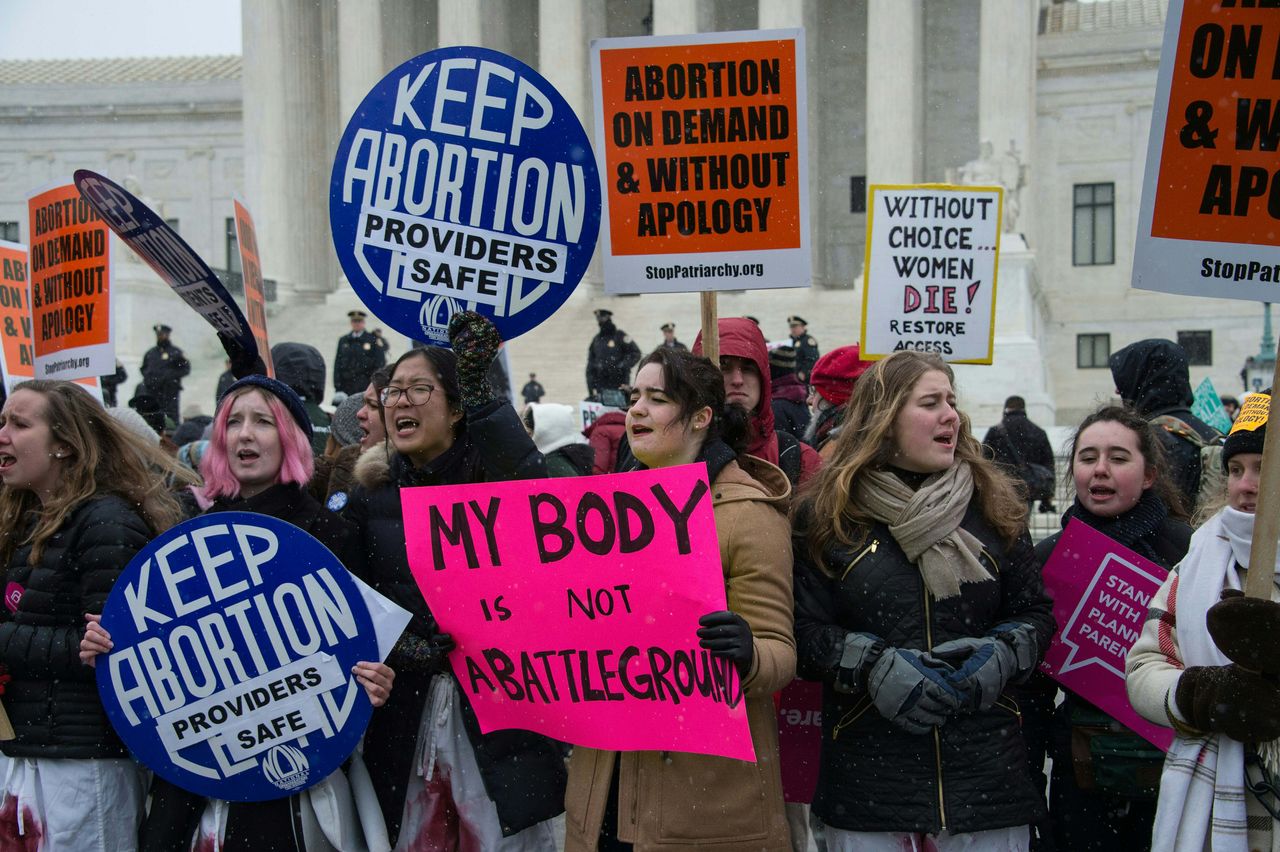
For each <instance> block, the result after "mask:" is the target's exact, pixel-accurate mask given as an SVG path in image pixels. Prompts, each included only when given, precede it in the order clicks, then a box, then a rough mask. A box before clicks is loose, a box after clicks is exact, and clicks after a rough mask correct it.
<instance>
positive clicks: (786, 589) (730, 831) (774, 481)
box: [565, 320, 795, 852]
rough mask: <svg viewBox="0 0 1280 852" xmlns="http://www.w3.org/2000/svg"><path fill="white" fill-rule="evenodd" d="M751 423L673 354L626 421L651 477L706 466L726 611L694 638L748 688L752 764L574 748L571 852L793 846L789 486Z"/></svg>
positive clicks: (655, 359)
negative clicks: (782, 753) (787, 732)
mask: <svg viewBox="0 0 1280 852" xmlns="http://www.w3.org/2000/svg"><path fill="white" fill-rule="evenodd" d="M740 321H741V322H744V323H745V322H746V320H740ZM722 322H723V321H722ZM752 327H753V328H754V326H752ZM757 334H758V332H757ZM745 420H746V418H745V417H744V414H743V411H742V410H741V408H740V407H738V406H735V405H726V402H725V391H724V379H723V377H722V376H721V374H720V371H719V370H718V369H717V368H716V366H715V365H714V364H712V363H711V362H710V361H708V360H707V359H705V358H700V357H697V356H694V355H691V354H689V353H688V352H681V351H679V350H675V349H666V348H663V347H659V348H658V349H656V350H654V352H653V353H652V354H650V355H649V356H648V357H646V358H645V360H644V363H643V364H642V365H641V368H640V371H639V373H638V374H637V375H636V382H635V388H634V389H633V390H632V392H631V407H630V408H629V409H628V410H627V433H628V437H629V440H630V442H631V448H632V452H633V453H634V454H635V458H636V459H637V460H638V461H639V462H640V464H641V465H643V467H644V468H660V467H668V466H672V465H679V464H689V463H693V462H703V463H705V464H706V465H707V472H708V475H709V478H710V481H711V491H712V493H713V494H714V495H715V496H714V499H713V505H714V508H715V519H716V533H717V536H718V538H719V543H720V560H721V563H722V564H723V566H724V575H725V592H726V595H727V599H728V607H729V608H728V609H727V610H724V611H721V612H712V613H708V614H707V615H705V616H703V617H702V618H701V619H700V620H699V625H700V626H699V628H698V631H697V633H698V638H699V644H700V645H701V647H703V648H705V649H707V650H708V651H710V653H711V654H712V655H714V656H716V657H719V658H721V659H725V660H728V661H730V662H732V663H733V665H734V666H735V668H736V669H737V671H738V674H739V676H740V677H741V679H742V688H743V690H744V693H745V696H746V698H745V702H744V703H745V704H746V708H747V719H748V722H749V724H750V727H751V739H752V742H753V744H754V746H755V753H756V761H755V762H754V763H751V762H747V761H740V760H730V759H727V758H722V757H709V756H707V755H700V754H686V753H682V752H657V751H645V752H610V751H599V750H596V749H589V748H582V747H578V748H575V749H574V750H573V756H572V757H571V759H570V763H569V789H568V791H567V793H566V795H565V809H566V811H567V818H566V827H567V833H566V837H565V849H566V850H567V852H576V851H577V850H594V849H599V850H602V852H604V851H605V850H615V849H629V848H633V847H634V848H636V849H712V848H714V849H726V850H730V849H740V850H746V849H752V850H776V852H789V850H790V848H791V846H790V841H789V835H788V832H787V822H786V818H785V817H784V815H783V807H782V778H781V775H780V773H779V770H778V729H777V720H776V718H775V715H774V705H773V697H772V696H773V693H775V692H777V691H778V690H779V689H781V688H782V687H784V686H786V685H787V684H788V683H790V681H791V678H792V676H793V675H794V673H795V644H794V641H793V638H792V624H791V564H790V554H789V553H788V551H787V520H786V516H785V514H784V510H785V507H786V505H787V501H788V497H789V494H790V488H789V485H788V483H787V480H786V478H785V477H784V476H783V475H782V472H781V471H780V470H778V468H776V467H774V466H773V465H771V464H768V463H766V462H763V461H761V460H760V459H758V458H752V457H751V456H748V455H746V453H745V452H744V450H745V437H746V433H747V428H748V426H747V423H746V422H745ZM690 627H691V628H692V625H690Z"/></svg>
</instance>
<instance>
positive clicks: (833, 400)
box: [804, 343, 875, 458]
mask: <svg viewBox="0 0 1280 852" xmlns="http://www.w3.org/2000/svg"><path fill="white" fill-rule="evenodd" d="M874 363H875V362H874V361H864V360H862V357H861V353H860V352H859V350H858V344H856V343H853V344H850V345H848V346H839V347H837V348H835V349H832V350H831V351H830V352H828V353H827V354H826V355H823V356H822V357H821V358H819V359H818V361H817V363H816V364H814V365H813V372H812V373H810V374H809V397H808V403H809V412H810V415H811V417H810V420H809V425H808V427H806V428H805V431H804V442H805V443H806V444H808V445H809V446H811V447H814V448H816V449H817V450H818V452H819V454H820V455H821V456H822V457H823V458H828V457H829V455H830V453H831V449H829V448H831V447H833V446H834V445H833V444H832V443H831V442H832V441H834V440H835V438H836V436H837V435H838V434H840V423H841V421H842V420H843V418H844V409H845V404H846V403H847V402H848V401H849V397H850V396H851V395H852V394H853V385H854V382H856V381H857V380H858V377H859V376H861V375H862V374H863V373H865V372H866V371H867V370H868V369H869V368H870V367H871V365H872V364H874Z"/></svg>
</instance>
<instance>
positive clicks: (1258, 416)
mask: <svg viewBox="0 0 1280 852" xmlns="http://www.w3.org/2000/svg"><path fill="white" fill-rule="evenodd" d="M1270 409H1271V388H1267V389H1266V390H1264V391H1261V392H1259V393H1251V394H1249V395H1248V396H1246V397H1245V398H1244V404H1243V405H1242V406H1241V407H1240V413H1239V414H1238V415H1237V416H1236V422H1235V423H1232V424H1231V434H1229V435H1227V440H1226V441H1225V442H1224V443H1223V445H1222V469H1223V470H1226V469H1227V462H1229V461H1231V457H1232V456H1234V455H1238V454H1240V453H1261V452H1262V442H1263V441H1265V440H1266V437H1267V416H1268V415H1269V414H1270Z"/></svg>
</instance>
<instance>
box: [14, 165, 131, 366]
mask: <svg viewBox="0 0 1280 852" xmlns="http://www.w3.org/2000/svg"><path fill="white" fill-rule="evenodd" d="M27 209H28V213H29V215H30V218H29V224H30V227H29V233H30V234H31V243H30V249H29V261H30V277H31V291H30V293H31V311H32V329H31V330H32V344H33V347H34V350H35V372H36V377H37V378H41V379H76V378H80V377H82V376H100V375H105V374H107V373H110V372H113V371H114V370H115V350H114V348H113V346H112V342H111V288H110V267H111V264H110V246H111V243H110V240H109V239H108V235H109V234H110V231H109V230H108V228H107V225H106V223H105V222H103V221H102V219H101V217H99V216H98V214H97V213H96V212H94V210H93V208H92V207H91V206H90V205H89V203H88V202H86V201H85V200H84V199H82V198H81V197H80V193H79V191H78V190H77V189H76V188H75V186H74V185H73V184H67V185H65V186H56V187H53V188H52V189H47V190H44V191H40V192H37V193H35V194H33V195H31V196H30V197H29V198H28V199H27Z"/></svg>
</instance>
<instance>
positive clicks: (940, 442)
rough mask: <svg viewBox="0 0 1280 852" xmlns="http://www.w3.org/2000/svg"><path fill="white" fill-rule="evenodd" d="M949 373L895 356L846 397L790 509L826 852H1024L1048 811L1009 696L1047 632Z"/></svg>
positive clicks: (1034, 579)
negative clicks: (812, 686) (828, 447)
mask: <svg viewBox="0 0 1280 852" xmlns="http://www.w3.org/2000/svg"><path fill="white" fill-rule="evenodd" d="M953 383H954V376H953V374H952V372H951V368H950V367H948V366H947V365H946V364H945V363H944V362H943V361H942V360H941V359H940V358H938V357H937V356H935V355H930V354H924V353H918V352H911V351H906V352H900V353H895V354H894V355H892V356H890V357H889V358H886V359H884V360H883V361H880V362H878V363H877V364H876V365H875V366H873V367H872V368H871V369H869V370H868V371H867V372H866V373H864V374H863V376H862V377H861V379H859V381H858V384H857V385H856V386H855V387H854V391H853V396H852V397H851V399H850V401H849V407H848V411H847V413H846V415H845V421H844V428H843V429H842V430H841V432H840V435H839V437H838V438H837V439H836V441H835V443H834V445H833V446H834V450H833V453H832V455H831V458H830V459H829V460H828V462H827V464H826V466H825V467H824V468H823V469H822V471H821V473H819V475H818V477H817V479H816V480H814V482H813V485H812V487H811V488H809V489H808V490H807V491H806V492H805V493H803V494H802V496H801V500H800V502H799V503H798V505H797V507H796V510H795V524H794V537H795V538H794V551H795V563H796V644H797V652H798V655H799V668H800V673H801V676H804V677H808V678H811V679H814V680H819V681H821V682H822V683H823V686H824V688H823V738H822V758H821V759H822V765H821V770H820V772H819V780H818V791H817V796H816V798H815V799H814V803H813V810H814V813H815V814H817V815H818V816H819V817H820V818H821V819H822V820H823V822H824V823H826V825H827V842H828V847H829V848H831V849H833V850H852V849H860V850H861V849H866V850H880V849H894V850H898V849H904V848H906V849H913V848H926V847H927V848H937V849H939V850H943V851H944V852H945V850H948V849H993V850H994V849H999V850H1019V849H1026V848H1028V845H1029V828H1028V826H1029V824H1030V823H1032V822H1033V821H1035V820H1036V819H1037V818H1039V817H1040V816H1041V815H1042V813H1043V805H1042V804H1040V802H1039V799H1038V796H1037V793H1036V791H1035V789H1034V787H1033V786H1032V782H1031V778H1030V776H1029V774H1028V771H1027V767H1026V759H1025V749H1024V746H1023V743H1022V737H1021V734H1020V731H1019V727H1020V724H1019V710H1018V707H1017V705H1016V703H1014V702H1013V701H1012V700H1011V699H1010V698H1009V696H1008V695H1007V694H1006V690H1005V688H1006V686H1007V685H1009V684H1010V683H1011V682H1013V681H1016V680H1020V679H1022V678H1024V677H1026V676H1027V675H1029V674H1030V673H1031V671H1032V670H1033V669H1034V668H1035V666H1036V664H1037V663H1038V662H1039V661H1040V658H1041V656H1042V655H1043V653H1044V649H1045V648H1046V646H1047V644H1048V640H1049V637H1050V635H1051V634H1052V632H1053V617H1052V613H1051V604H1050V601H1049V599H1048V598H1047V597H1046V596H1045V594H1044V589H1043V585H1042V583H1041V581H1040V575H1039V571H1038V569H1037V566H1036V564H1035V561H1034V558H1033V554H1032V549H1031V539H1030V537H1029V536H1028V534H1027V531H1026V523H1025V515H1026V506H1025V504H1024V503H1023V502H1022V500H1021V498H1020V496H1019V494H1018V492H1017V490H1016V489H1015V486H1014V485H1013V483H1012V482H1011V481H1010V480H1009V479H1008V478H1007V477H1006V476H1005V475H1004V474H1002V473H1001V472H1000V471H999V470H998V469H996V468H995V466H994V465H993V464H992V463H990V462H989V461H987V460H986V459H984V458H983V456H982V452H981V445H980V444H979V443H978V441H977V440H976V439H975V438H974V437H973V435H972V433H971V430H970V426H969V419H968V417H966V416H965V415H964V414H963V413H962V412H960V411H959V410H958V409H957V408H956V398H955V391H954V389H953Z"/></svg>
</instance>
